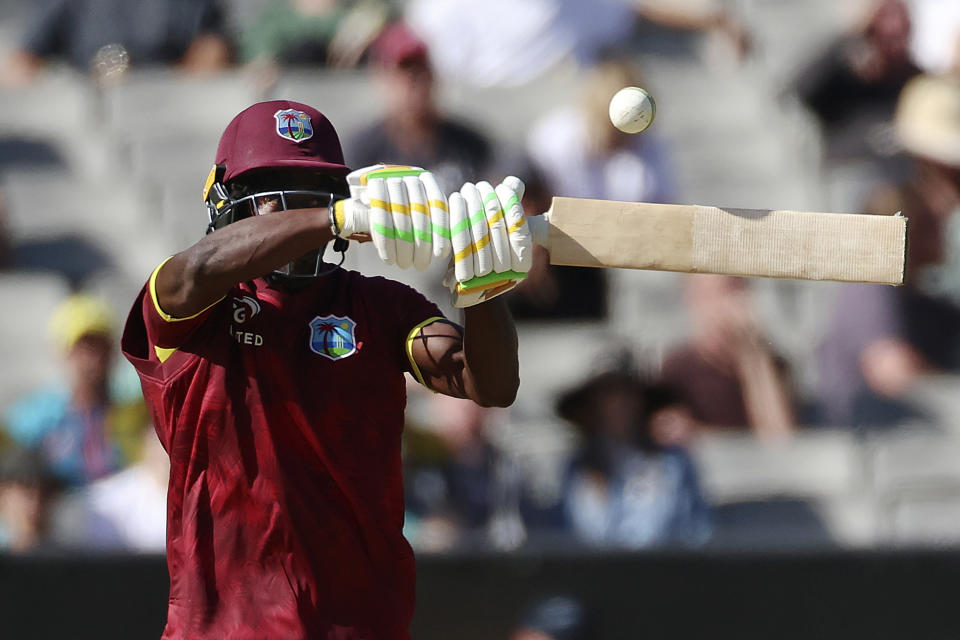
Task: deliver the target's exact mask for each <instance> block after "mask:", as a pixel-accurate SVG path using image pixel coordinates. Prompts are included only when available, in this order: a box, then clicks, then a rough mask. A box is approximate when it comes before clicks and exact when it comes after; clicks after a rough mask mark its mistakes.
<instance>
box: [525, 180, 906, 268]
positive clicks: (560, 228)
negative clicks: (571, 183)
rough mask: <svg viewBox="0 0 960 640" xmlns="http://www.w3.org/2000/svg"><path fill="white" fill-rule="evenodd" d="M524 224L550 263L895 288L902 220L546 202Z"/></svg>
mask: <svg viewBox="0 0 960 640" xmlns="http://www.w3.org/2000/svg"><path fill="white" fill-rule="evenodd" d="M537 218H540V216H535V217H534V218H531V225H532V227H533V230H534V237H535V239H536V241H537V243H538V244H542V245H543V246H545V247H546V248H547V250H548V251H549V252H550V262H551V264H557V265H573V266H585V267H617V268H627V269H653V270H659V271H679V272H685V273H717V274H726V275H737V276H749V277H767V278H796V279H803V280H833V281H838V282H867V283H878V284H890V285H900V284H903V278H904V275H905V269H906V246H907V219H906V218H905V217H903V216H901V215H870V214H848V213H816V212H810V211H786V210H772V209H769V210H768V209H721V208H718V207H705V206H698V205H675V204H647V203H637V202H613V201H609V200H590V199H583V198H560V197H557V198H554V199H553V203H552V206H551V207H550V210H549V211H547V212H546V213H545V214H544V215H543V216H542V220H538V219H537Z"/></svg>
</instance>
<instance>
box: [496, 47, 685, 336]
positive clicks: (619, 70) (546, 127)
mask: <svg viewBox="0 0 960 640" xmlns="http://www.w3.org/2000/svg"><path fill="white" fill-rule="evenodd" d="M583 85H584V86H583V91H582V92H581V93H580V95H581V96H582V98H581V100H580V102H579V103H578V104H572V105H565V106H562V107H559V108H557V109H555V110H553V111H551V112H549V113H547V114H546V115H545V116H543V117H542V118H541V119H540V120H539V121H538V122H536V123H535V124H534V126H533V128H532V130H531V131H530V134H529V135H528V137H527V154H528V156H529V160H530V164H531V165H532V169H531V170H530V171H527V172H525V175H524V177H525V178H526V179H529V178H528V177H527V176H531V177H533V180H532V181H531V182H532V183H533V184H531V185H530V188H529V189H528V192H529V196H528V197H527V198H525V201H524V207H525V209H526V211H527V213H528V214H530V215H534V214H538V213H542V212H543V211H545V210H546V209H547V208H548V207H549V205H550V198H551V197H552V196H568V197H574V198H599V199H604V200H622V201H628V202H629V201H633V202H671V201H672V200H673V199H674V196H675V189H674V180H673V173H672V171H671V168H670V164H669V158H668V152H667V148H666V146H665V144H664V143H663V142H662V141H661V140H660V138H659V137H658V136H657V135H656V133H655V132H649V131H648V132H645V133H644V134H643V135H642V136H635V135H630V134H626V133H623V132H621V131H618V130H617V129H615V128H614V127H613V126H612V125H611V124H610V116H609V113H608V108H609V103H610V98H611V97H612V96H613V94H614V93H616V92H617V91H618V90H620V89H621V88H623V87H625V86H630V85H638V86H641V85H642V77H641V74H640V72H639V70H638V69H637V68H636V66H635V65H634V64H633V63H632V62H630V61H629V60H627V59H625V58H620V57H609V58H605V59H604V60H602V61H600V62H598V63H597V64H596V66H594V67H592V68H591V69H590V70H589V71H588V72H587V74H586V78H585V79H584V82H583ZM541 179H542V184H541V183H540V182H541ZM534 256H535V258H534V259H535V268H534V269H532V270H531V273H530V276H529V278H528V280H529V283H524V285H521V287H518V289H517V293H516V294H515V297H516V298H517V302H516V303H511V304H515V305H516V306H515V308H516V309H517V310H518V311H520V312H521V313H527V315H528V317H537V316H538V315H539V316H541V317H549V316H550V312H551V311H556V312H557V313H558V314H562V315H558V316H556V317H566V318H590V317H593V318H602V317H605V316H606V312H607V309H606V278H607V274H606V273H605V272H604V270H602V269H585V268H580V269H574V268H571V267H567V268H564V269H561V268H559V267H551V266H549V264H548V257H547V253H546V251H544V250H543V249H541V248H539V247H537V248H536V249H535V253H534ZM571 287H572V288H571ZM521 317H522V316H521Z"/></svg>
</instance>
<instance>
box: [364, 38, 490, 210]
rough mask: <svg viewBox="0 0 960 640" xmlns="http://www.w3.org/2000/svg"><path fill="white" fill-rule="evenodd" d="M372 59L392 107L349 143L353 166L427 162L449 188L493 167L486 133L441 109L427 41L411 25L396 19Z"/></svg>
mask: <svg viewBox="0 0 960 640" xmlns="http://www.w3.org/2000/svg"><path fill="white" fill-rule="evenodd" d="M371 58H372V60H371V62H372V63H373V66H374V68H375V71H376V76H375V82H376V84H377V88H378V93H379V95H381V96H382V99H383V105H384V108H385V110H386V113H385V115H384V117H383V119H382V120H380V121H379V122H376V123H374V124H372V125H370V126H368V127H367V128H365V129H363V130H362V131H360V132H359V133H358V134H357V136H356V137H355V138H354V140H353V141H352V144H351V145H349V146H348V148H349V149H351V150H352V154H351V156H350V157H349V158H348V161H349V164H350V166H354V167H362V166H367V165H371V164H377V163H379V162H387V163H401V164H410V165H415V166H419V167H426V168H428V169H430V171H431V172H432V173H433V174H434V175H435V176H436V178H437V181H438V182H439V184H440V187H441V188H442V189H443V190H444V192H445V193H449V192H451V191H452V190H454V189H458V188H459V187H460V185H462V184H463V183H464V182H465V181H467V180H468V179H479V178H481V177H482V176H484V175H485V174H487V173H488V171H489V170H490V164H491V162H492V161H493V149H492V148H491V145H490V142H489V141H488V140H487V139H486V137H485V136H484V135H482V134H481V133H479V132H477V131H475V130H474V129H472V128H470V127H468V126H467V125H465V124H463V123H461V122H458V121H456V120H454V119H451V118H448V117H446V116H444V115H442V114H441V113H440V110H439V108H438V107H437V103H436V100H435V96H434V91H433V87H434V75H433V68H432V65H431V62H430V57H429V53H428V51H427V46H426V45H425V44H424V43H423V41H422V40H420V39H419V38H418V37H417V36H415V35H414V34H413V33H412V32H411V31H410V30H409V29H408V28H407V27H406V26H405V25H403V24H400V23H396V24H393V25H390V26H389V27H388V28H387V29H385V30H384V32H383V33H382V34H381V35H380V37H379V38H378V39H377V41H376V42H375V43H374V44H373V48H372V52H371Z"/></svg>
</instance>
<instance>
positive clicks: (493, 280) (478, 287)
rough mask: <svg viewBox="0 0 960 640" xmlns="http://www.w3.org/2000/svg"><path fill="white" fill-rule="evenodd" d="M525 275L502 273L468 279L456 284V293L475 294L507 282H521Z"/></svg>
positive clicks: (509, 272)
mask: <svg viewBox="0 0 960 640" xmlns="http://www.w3.org/2000/svg"><path fill="white" fill-rule="evenodd" d="M526 277H527V274H525V273H520V272H519V271H512V270H510V271H504V272H502V273H495V272H490V273H488V274H487V275H485V276H478V277H476V278H470V279H469V280H467V281H465V282H458V283H457V293H475V292H477V291H483V290H485V289H494V288H496V287H499V286H502V285H503V283H504V282H507V281H508V280H523V279H524V278H526Z"/></svg>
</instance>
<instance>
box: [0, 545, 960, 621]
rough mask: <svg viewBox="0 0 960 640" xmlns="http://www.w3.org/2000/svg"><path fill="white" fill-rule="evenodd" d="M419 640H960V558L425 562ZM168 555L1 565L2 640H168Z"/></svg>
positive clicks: (475, 558) (924, 554) (898, 554)
mask: <svg viewBox="0 0 960 640" xmlns="http://www.w3.org/2000/svg"><path fill="white" fill-rule="evenodd" d="M418 572H419V575H418V587H417V591H418V605H417V614H416V618H415V620H414V624H413V628H412V631H413V637H414V638H415V639H416V640H453V639H456V640H499V639H503V640H506V639H507V638H508V636H509V633H510V630H511V628H512V626H513V625H514V624H515V622H516V621H517V620H518V618H519V616H520V615H521V612H522V611H523V609H524V607H525V606H526V605H528V604H529V603H531V602H533V601H534V600H535V599H537V598H538V597H542V596H546V595H553V594H565V595H569V596H573V597H575V598H578V599H579V600H580V601H581V602H582V603H583V604H584V606H585V608H586V610H587V611H589V612H590V617H591V618H592V621H593V626H594V632H595V633H594V634H593V635H592V636H591V637H593V638H597V639H604V640H607V639H610V640H620V639H624V640H650V639H665V640H666V639H670V640H674V639H688V638H689V639H696V640H700V639H704V640H707V639H715V638H716V639H731V640H744V639H753V638H756V639H757V640H760V639H763V640H772V639H776V640H780V639H784V638H797V639H798V640H799V639H802V640H820V639H825V638H826V639H832V638H836V639H837V640H855V639H860V638H863V639H864V640H867V639H869V640H879V639H886V638H890V639H894V638H896V639H898V640H900V639H906V640H939V639H941V638H942V639H943V640H948V639H950V640H956V639H957V638H960V595H958V594H960V550H956V549H953V550H946V549H942V550H888V551H864V552H850V551H834V550H829V551H809V552H763V553H761V552H690V553H673V552H670V553H632V554H625V553H582V552H578V553H568V552H551V553H543V554H538V553H523V554H456V555H442V556H438V555H434V556H427V555H424V556H422V557H420V558H419V560H418ZM167 588H168V583H167V574H166V565H165V563H164V560H163V559H162V558H160V557H156V556H87V557H59V556H0V638H9V639H10V640H27V639H30V640H33V639H37V640H47V639H50V640H60V639H63V640H82V639H85V638H90V639H96V640H112V639H114V638H117V639H121V638H122V639H124V640H139V639H156V638H159V635H160V631H161V628H162V626H163V620H164V614H165V601H166V591H167Z"/></svg>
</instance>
